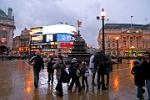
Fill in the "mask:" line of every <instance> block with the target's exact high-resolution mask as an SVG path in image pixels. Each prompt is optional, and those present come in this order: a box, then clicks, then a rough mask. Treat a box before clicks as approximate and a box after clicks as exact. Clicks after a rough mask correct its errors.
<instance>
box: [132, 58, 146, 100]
mask: <svg viewBox="0 0 150 100" xmlns="http://www.w3.org/2000/svg"><path fill="white" fill-rule="evenodd" d="M133 64H134V66H133V68H132V70H131V74H133V75H134V83H135V85H136V86H137V99H140V100H141V99H142V98H143V93H144V92H143V91H145V90H144V89H143V86H145V79H144V71H143V68H142V67H141V62H140V61H139V60H135V61H134V62H133Z"/></svg>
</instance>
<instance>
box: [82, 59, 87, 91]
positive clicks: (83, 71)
mask: <svg viewBox="0 0 150 100" xmlns="http://www.w3.org/2000/svg"><path fill="white" fill-rule="evenodd" d="M81 76H82V88H85V84H86V88H87V90H88V88H89V86H88V76H89V70H88V68H87V65H86V62H84V61H83V62H82V65H81ZM84 82H85V83H84Z"/></svg>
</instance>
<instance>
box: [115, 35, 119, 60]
mask: <svg viewBox="0 0 150 100" xmlns="http://www.w3.org/2000/svg"><path fill="white" fill-rule="evenodd" d="M118 40H119V37H116V44H117V45H116V46H117V62H119V49H118V46H119V43H118Z"/></svg>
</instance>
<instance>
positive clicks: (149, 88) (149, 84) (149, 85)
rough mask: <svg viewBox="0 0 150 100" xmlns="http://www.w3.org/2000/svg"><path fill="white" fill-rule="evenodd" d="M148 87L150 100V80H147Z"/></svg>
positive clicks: (149, 99) (149, 98)
mask: <svg viewBox="0 0 150 100" xmlns="http://www.w3.org/2000/svg"><path fill="white" fill-rule="evenodd" d="M146 86H147V92H148V100H150V79H146Z"/></svg>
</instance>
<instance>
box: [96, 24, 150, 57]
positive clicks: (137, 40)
mask: <svg viewBox="0 0 150 100" xmlns="http://www.w3.org/2000/svg"><path fill="white" fill-rule="evenodd" d="M104 30H105V52H106V53H110V54H111V55H114V56H116V55H117V53H118V54H119V55H120V56H130V55H132V56H137V55H142V54H144V52H147V51H148V52H150V25H149V24H148V25H141V24H105V26H104ZM101 33H102V29H101V30H100V32H99V36H98V44H99V48H101V46H102V41H101V39H102V34H101Z"/></svg>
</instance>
